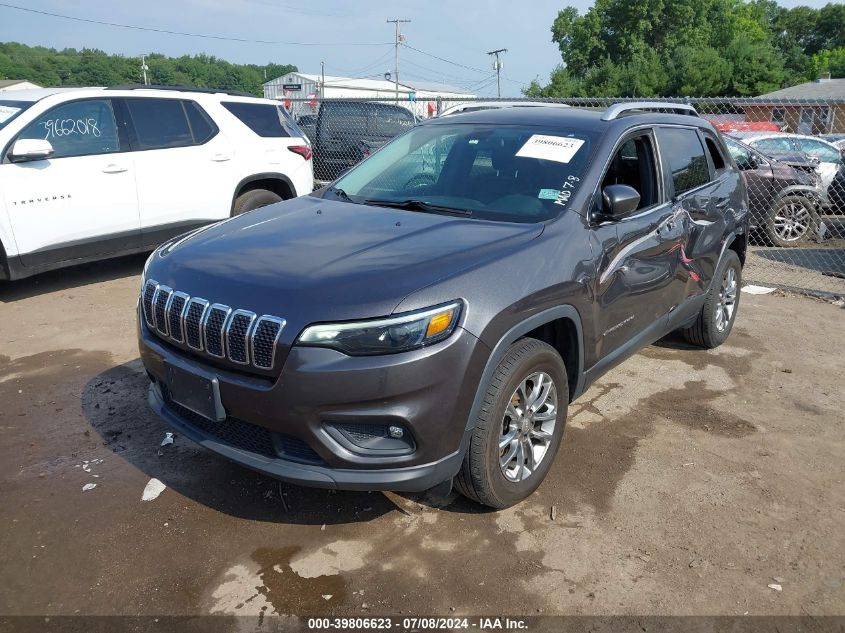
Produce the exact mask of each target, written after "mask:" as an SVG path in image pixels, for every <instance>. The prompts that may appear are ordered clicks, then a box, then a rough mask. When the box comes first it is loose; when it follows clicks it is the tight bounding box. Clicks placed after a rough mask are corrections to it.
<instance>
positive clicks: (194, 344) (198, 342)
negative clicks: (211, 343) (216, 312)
mask: <svg viewBox="0 0 845 633" xmlns="http://www.w3.org/2000/svg"><path fill="white" fill-rule="evenodd" d="M207 311H208V301H206V300H205V299H200V298H199V297H193V298H191V299H189V300H188V307H187V308H186V309H185V318H184V319H183V321H182V327H183V328H184V329H185V342H186V343H187V344H188V347H190V348H192V349H195V350H197V351H198V352H201V351H202V350H203V346H202V322H203V319H205V313H206V312H207Z"/></svg>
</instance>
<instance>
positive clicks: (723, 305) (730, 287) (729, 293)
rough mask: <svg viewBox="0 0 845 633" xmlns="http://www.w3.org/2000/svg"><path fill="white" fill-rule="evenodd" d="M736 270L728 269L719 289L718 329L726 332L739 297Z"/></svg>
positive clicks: (717, 305) (717, 303) (717, 304)
mask: <svg viewBox="0 0 845 633" xmlns="http://www.w3.org/2000/svg"><path fill="white" fill-rule="evenodd" d="M737 290H738V287H737V281H736V270H734V269H733V268H730V267H729V268H728V269H727V270H726V271H725V276H724V277H723V278H722V283H721V285H720V287H719V300H718V301H717V302H716V329H717V330H719V332H724V331H725V328H727V327H728V325H729V324H730V322H731V318H732V317H733V314H734V310H735V309H736V295H737Z"/></svg>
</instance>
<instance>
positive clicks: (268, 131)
mask: <svg viewBox="0 0 845 633" xmlns="http://www.w3.org/2000/svg"><path fill="white" fill-rule="evenodd" d="M223 107H224V108H226V109H227V110H228V111H229V112H231V113H232V114H234V115H235V116H236V117H238V119H240V121H241V122H242V123H243V124H244V125H246V126H247V127H248V128H249V129H250V130H252V131H253V132H255V133H256V134H258V136H263V137H265V138H285V137H299V136H302V132H300V130H299V128H298V127H297V125H296V123H294V122H293V120H292V119H291V118H290V115H288V113H287V112H285V111H284V110H283V109H282V108H280V107H279V106H275V105H270V104H265V103H238V102H235V101H229V102H224V103H223Z"/></svg>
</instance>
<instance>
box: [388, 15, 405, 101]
mask: <svg viewBox="0 0 845 633" xmlns="http://www.w3.org/2000/svg"><path fill="white" fill-rule="evenodd" d="M387 22H388V24H394V25H395V26H396V42H395V47H396V59H395V62H394V66H393V72H394V74H395V77H394V78H393V81H394V83H395V85H396V105H399V44H400V43H401V42H402V34H401V33H400V32H399V25H400V24H408V23H409V22H410V20H400V19H399V18H395V19H393V20H388V21H387Z"/></svg>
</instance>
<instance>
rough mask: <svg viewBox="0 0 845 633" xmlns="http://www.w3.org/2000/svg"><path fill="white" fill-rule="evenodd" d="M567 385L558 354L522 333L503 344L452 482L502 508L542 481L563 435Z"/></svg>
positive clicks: (477, 498)
mask: <svg viewBox="0 0 845 633" xmlns="http://www.w3.org/2000/svg"><path fill="white" fill-rule="evenodd" d="M568 404H569V386H568V383H567V378H566V367H565V366H564V364H563V359H561V357H560V354H558V353H557V351H556V350H555V349H554V348H553V347H551V346H550V345H547V344H546V343H544V342H542V341H538V340H536V339H531V338H524V339H520V340H519V341H517V342H516V343H514V344H513V345H512V346H511V347H510V349H508V351H507V353H506V354H505V356H504V358H503V359H502V361H501V362H500V363H499V365H498V366H497V367H496V370H495V372H494V373H493V377H492V378H491V379H490V382H489V384H487V385H486V390H485V394H484V401H483V403H482V406H481V412H480V413H479V415H478V419H477V420H476V421H475V429H474V430H473V433H472V437H471V438H470V443H469V448H468V450H467V454H466V456H465V457H464V463H463V465H462V466H461V471H460V472H459V473H458V476H457V477H456V478H455V488H456V489H457V490H458V492H460V493H461V494H463V495H464V496H465V497H468V498H469V499H472V500H473V501H477V502H478V503H482V504H484V505H487V506H490V507H492V508H506V507H508V506H511V505H514V504H516V503H519V502H520V501H522V500H523V499H525V498H526V497H528V496H529V495H530V494H531V493H532V492H534V491H535V490H536V489H537V487H538V486H539V485H540V484H541V483H542V481H543V479H544V478H545V477H546V474H547V473H548V472H549V468H551V465H552V461H553V460H554V456H555V454H556V453H557V449H558V447H559V446H560V442H561V438H562V437H563V427H564V424H565V423H566V410H567V406H568Z"/></svg>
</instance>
